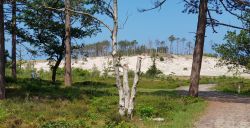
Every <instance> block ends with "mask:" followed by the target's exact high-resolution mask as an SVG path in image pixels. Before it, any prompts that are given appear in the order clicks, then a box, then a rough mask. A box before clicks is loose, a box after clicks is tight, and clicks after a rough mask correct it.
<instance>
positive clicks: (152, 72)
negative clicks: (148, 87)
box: [146, 59, 162, 78]
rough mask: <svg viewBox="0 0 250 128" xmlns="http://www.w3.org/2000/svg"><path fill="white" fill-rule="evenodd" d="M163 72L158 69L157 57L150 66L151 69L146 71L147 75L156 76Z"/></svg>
mask: <svg viewBox="0 0 250 128" xmlns="http://www.w3.org/2000/svg"><path fill="white" fill-rule="evenodd" d="M159 74H162V71H161V70H159V69H157V67H156V63H155V59H154V60H153V65H151V66H150V67H149V69H148V70H147V71H146V76H147V77H151V78H155V77H156V76H157V75H159Z"/></svg>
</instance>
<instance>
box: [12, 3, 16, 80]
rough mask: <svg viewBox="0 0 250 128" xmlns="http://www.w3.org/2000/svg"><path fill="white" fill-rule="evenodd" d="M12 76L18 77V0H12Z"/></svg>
mask: <svg viewBox="0 0 250 128" xmlns="http://www.w3.org/2000/svg"><path fill="white" fill-rule="evenodd" d="M12 77H13V78H14V79H16V1H15V0H13V1H12Z"/></svg>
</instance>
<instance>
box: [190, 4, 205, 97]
mask: <svg viewBox="0 0 250 128" xmlns="http://www.w3.org/2000/svg"><path fill="white" fill-rule="evenodd" d="M207 4H208V0H200V6H199V16H198V25H197V31H196V41H195V48H194V53H193V64H192V71H191V76H190V87H189V95H190V96H195V97H197V96H198V90H199V79H200V70H201V63H202V56H203V48H204V41H205V34H206V18H207Z"/></svg>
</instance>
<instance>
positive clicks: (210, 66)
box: [35, 56, 250, 78]
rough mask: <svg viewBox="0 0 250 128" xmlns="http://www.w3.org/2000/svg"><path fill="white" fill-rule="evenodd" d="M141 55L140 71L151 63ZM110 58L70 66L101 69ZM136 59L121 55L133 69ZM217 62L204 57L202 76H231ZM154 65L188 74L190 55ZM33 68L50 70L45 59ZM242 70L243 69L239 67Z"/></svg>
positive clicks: (169, 71)
mask: <svg viewBox="0 0 250 128" xmlns="http://www.w3.org/2000/svg"><path fill="white" fill-rule="evenodd" d="M141 57H142V68H141V70H142V72H146V71H147V70H148V68H149V67H150V66H151V65H152V59H151V57H150V56H141ZM111 61H112V58H111V57H110V56H109V57H90V58H87V59H86V60H84V61H83V60H72V67H74V68H82V69H87V70H91V69H93V68H94V67H96V68H97V69H98V70H100V71H103V70H104V69H105V68H107V67H111V66H112V65H111V64H110V63H111ZM136 61H137V56H130V57H123V58H122V61H121V63H122V64H124V63H128V65H129V69H131V70H135V65H136ZM217 62H218V59H217V58H212V57H204V58H203V61H202V69H201V75H202V76H222V75H225V76H233V74H234V73H233V72H228V69H227V67H226V66H222V67H218V66H216V64H217ZM156 65H157V68H158V69H159V70H161V71H162V72H163V73H164V74H165V75H169V74H173V75H176V76H189V75H190V73H191V66H192V56H173V57H164V61H160V60H159V59H157V60H156ZM63 66H64V62H62V63H61V65H60V67H63ZM35 68H36V69H38V70H40V69H44V70H47V71H48V70H50V67H49V65H48V62H47V61H37V62H35ZM241 71H243V69H241ZM241 76H243V77H248V78H250V74H246V73H242V74H241Z"/></svg>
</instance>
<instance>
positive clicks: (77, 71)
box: [73, 68, 91, 78]
mask: <svg viewBox="0 0 250 128" xmlns="http://www.w3.org/2000/svg"><path fill="white" fill-rule="evenodd" d="M73 74H74V75H75V76H80V77H85V78H87V77H88V76H90V74H91V73H90V72H89V71H88V70H84V69H80V68H73Z"/></svg>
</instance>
